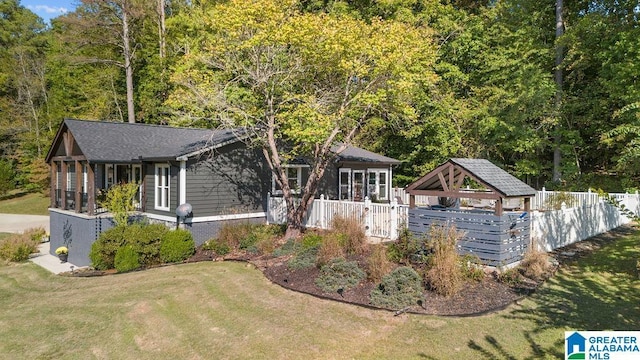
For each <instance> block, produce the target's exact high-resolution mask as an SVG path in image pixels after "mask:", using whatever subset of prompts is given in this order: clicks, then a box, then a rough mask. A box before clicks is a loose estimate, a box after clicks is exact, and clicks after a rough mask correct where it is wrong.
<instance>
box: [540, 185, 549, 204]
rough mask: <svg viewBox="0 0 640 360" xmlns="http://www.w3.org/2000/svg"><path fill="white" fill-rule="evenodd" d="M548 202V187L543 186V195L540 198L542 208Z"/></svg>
mask: <svg viewBox="0 0 640 360" xmlns="http://www.w3.org/2000/svg"><path fill="white" fill-rule="evenodd" d="M546 202H547V189H545V187H544V186H543V187H542V196H541V199H540V204H539V205H538V206H540V209H544V204H545V203H546Z"/></svg>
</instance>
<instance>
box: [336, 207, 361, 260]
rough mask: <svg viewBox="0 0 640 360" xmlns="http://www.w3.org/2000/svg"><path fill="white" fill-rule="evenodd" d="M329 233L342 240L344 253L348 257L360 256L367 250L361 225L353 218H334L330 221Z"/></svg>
mask: <svg viewBox="0 0 640 360" xmlns="http://www.w3.org/2000/svg"><path fill="white" fill-rule="evenodd" d="M331 232H332V233H336V234H338V236H339V237H340V238H341V239H342V247H343V249H344V252H346V253H347V254H349V255H361V254H364V253H366V252H367V250H368V249H369V243H368V242H367V236H366V234H365V232H364V229H363V227H362V223H361V221H359V220H358V219H357V218H355V217H353V216H349V217H344V216H334V217H333V219H331Z"/></svg>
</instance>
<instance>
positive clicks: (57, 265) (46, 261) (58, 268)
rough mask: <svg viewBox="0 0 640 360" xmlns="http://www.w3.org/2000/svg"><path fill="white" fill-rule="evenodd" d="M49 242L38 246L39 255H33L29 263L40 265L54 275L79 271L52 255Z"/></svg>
mask: <svg viewBox="0 0 640 360" xmlns="http://www.w3.org/2000/svg"><path fill="white" fill-rule="evenodd" d="M50 244H51V243H49V242H46V243H42V244H40V246H38V250H40V252H39V253H37V254H33V255H31V258H30V259H29V261H31V262H32V263H34V264H36V265H40V266H42V267H43V268H45V269H47V270H49V271H51V272H52V273H54V274H60V273H63V272H69V271H73V270H78V267H77V266H75V265H73V264H72V263H68V262H65V263H63V262H60V259H58V257H57V256H55V255H51V254H50V253H49V250H50Z"/></svg>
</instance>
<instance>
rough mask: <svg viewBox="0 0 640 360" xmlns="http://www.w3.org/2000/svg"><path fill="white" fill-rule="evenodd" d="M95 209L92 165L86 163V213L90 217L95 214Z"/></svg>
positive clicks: (94, 179)
mask: <svg viewBox="0 0 640 360" xmlns="http://www.w3.org/2000/svg"><path fill="white" fill-rule="evenodd" d="M95 209H96V176H95V173H94V171H93V165H92V164H89V163H88V162H87V213H88V214H89V215H90V216H93V215H94V214H95Z"/></svg>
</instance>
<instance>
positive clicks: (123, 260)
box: [114, 245, 140, 272]
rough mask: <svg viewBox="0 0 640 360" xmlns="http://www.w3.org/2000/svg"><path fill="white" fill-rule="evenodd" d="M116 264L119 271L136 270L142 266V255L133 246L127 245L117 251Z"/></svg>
mask: <svg viewBox="0 0 640 360" xmlns="http://www.w3.org/2000/svg"><path fill="white" fill-rule="evenodd" d="M114 265H115V268H116V270H118V272H127V271H132V270H136V269H139V268H140V257H139V256H138V253H137V252H136V251H135V249H134V248H133V247H131V246H129V245H126V246H123V247H121V248H120V249H118V251H117V252H116V256H115V259H114Z"/></svg>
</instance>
